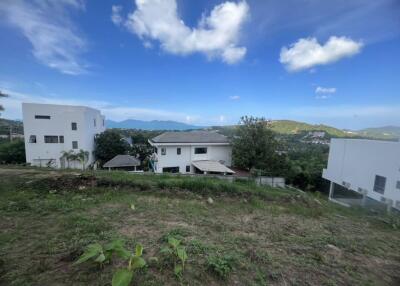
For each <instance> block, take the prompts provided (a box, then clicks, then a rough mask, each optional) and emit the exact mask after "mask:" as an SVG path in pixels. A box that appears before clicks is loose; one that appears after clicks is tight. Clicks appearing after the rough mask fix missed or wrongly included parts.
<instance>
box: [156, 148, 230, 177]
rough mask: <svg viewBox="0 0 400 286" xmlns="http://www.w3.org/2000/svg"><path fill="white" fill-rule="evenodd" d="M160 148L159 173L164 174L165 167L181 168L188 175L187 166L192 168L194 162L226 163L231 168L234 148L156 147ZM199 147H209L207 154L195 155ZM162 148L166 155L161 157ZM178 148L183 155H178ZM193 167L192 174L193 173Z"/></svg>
mask: <svg viewBox="0 0 400 286" xmlns="http://www.w3.org/2000/svg"><path fill="white" fill-rule="evenodd" d="M154 145H155V147H157V148H158V154H157V158H158V162H157V173H162V169H163V168H165V167H179V171H180V172H181V173H186V166H191V162H192V161H198V160H213V161H224V165H226V166H228V167H229V166H231V162H232V159H231V158H232V147H231V146H229V145H226V144H225V145H209V144H206V145H188V144H186V145H172V144H168V145H164V144H163V145H156V144H154ZM197 147H207V154H195V153H194V150H195V148H197ZM161 148H166V151H167V152H166V155H161ZM177 148H181V155H177V151H176V150H177ZM193 171H194V170H193V166H191V172H193Z"/></svg>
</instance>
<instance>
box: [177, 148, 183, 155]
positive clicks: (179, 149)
mask: <svg viewBox="0 0 400 286" xmlns="http://www.w3.org/2000/svg"><path fill="white" fill-rule="evenodd" d="M181 154H182V149H181V148H180V147H178V148H176V155H181Z"/></svg>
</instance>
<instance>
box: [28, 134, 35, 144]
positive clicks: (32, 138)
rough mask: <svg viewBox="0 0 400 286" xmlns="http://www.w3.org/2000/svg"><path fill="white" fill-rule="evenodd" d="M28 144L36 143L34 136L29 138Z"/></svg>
mask: <svg viewBox="0 0 400 286" xmlns="http://www.w3.org/2000/svg"><path fill="white" fill-rule="evenodd" d="M29 143H37V138H36V135H30V136H29Z"/></svg>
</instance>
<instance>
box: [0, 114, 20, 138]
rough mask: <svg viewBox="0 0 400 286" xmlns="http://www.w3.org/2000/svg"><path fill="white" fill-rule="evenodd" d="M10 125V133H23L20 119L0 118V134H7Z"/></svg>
mask: <svg viewBox="0 0 400 286" xmlns="http://www.w3.org/2000/svg"><path fill="white" fill-rule="evenodd" d="M10 126H11V129H12V133H14V134H24V128H23V125H22V121H17V120H9V119H3V118H0V135H4V134H7V135H8V134H9V133H10Z"/></svg>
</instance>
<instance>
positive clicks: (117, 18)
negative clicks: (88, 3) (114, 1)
mask: <svg viewBox="0 0 400 286" xmlns="http://www.w3.org/2000/svg"><path fill="white" fill-rule="evenodd" d="M121 11H122V6H120V5H112V7H111V21H112V22H113V23H114V24H115V25H117V26H118V25H120V24H121V23H122V21H123V18H122V16H121Z"/></svg>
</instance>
